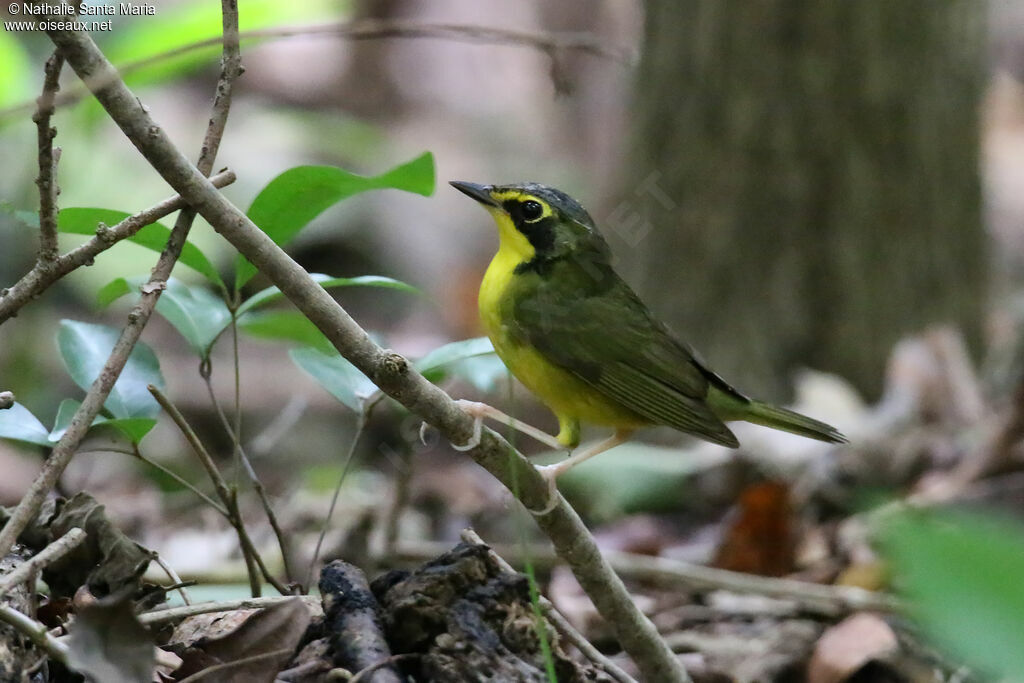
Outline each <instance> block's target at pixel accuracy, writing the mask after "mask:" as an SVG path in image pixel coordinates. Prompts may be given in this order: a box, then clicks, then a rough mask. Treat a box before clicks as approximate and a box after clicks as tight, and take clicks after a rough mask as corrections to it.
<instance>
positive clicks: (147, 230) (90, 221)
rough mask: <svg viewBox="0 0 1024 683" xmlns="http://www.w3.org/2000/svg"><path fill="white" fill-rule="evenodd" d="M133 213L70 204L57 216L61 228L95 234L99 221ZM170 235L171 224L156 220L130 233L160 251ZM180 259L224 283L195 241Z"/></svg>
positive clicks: (109, 221) (132, 239)
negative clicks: (166, 224) (70, 205)
mask: <svg viewBox="0 0 1024 683" xmlns="http://www.w3.org/2000/svg"><path fill="white" fill-rule="evenodd" d="M129 215H130V214H127V213H125V212H123V211H113V210H111V209H90V208H82V207H70V208H67V209H61V211H60V214H59V215H58V217H57V228H58V229H59V230H60V231H61V232H66V233H69V234H74V235H95V234H96V224H97V223H104V224H105V225H108V226H113V225H116V224H117V223H119V222H121V221H123V220H124V219H125V218H128V216H129ZM170 235H171V231H170V229H169V228H167V227H166V226H164V225H162V224H160V223H153V224H152V225H147V226H146V227H144V228H142V229H141V230H139V231H138V232H137V233H135V234H134V235H133V236H132V237H129V238H128V241H129V242H134V243H135V244H138V245H139V246H142V247H146V248H147V249H152V250H153V251H156V252H160V251H163V248H164V246H165V245H166V244H167V238H168V237H170ZM179 261H180V262H181V263H183V264H185V265H186V266H188V267H189V268H192V269H193V270H195V271H196V272H198V273H200V274H201V275H203V276H204V277H205V278H206V279H207V280H209V281H210V282H211V283H213V284H214V285H216V286H218V287H223V286H224V281H223V280H221V277H220V274H219V273H217V269H216V268H214V267H213V264H212V263H210V260H209V259H208V258H206V254H204V253H203V252H202V251H200V249H199V247H197V246H196V245H194V244H192V243H191V242H185V246H184V248H183V249H182V250H181V258H180V259H179Z"/></svg>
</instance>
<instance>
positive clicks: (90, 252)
mask: <svg viewBox="0 0 1024 683" xmlns="http://www.w3.org/2000/svg"><path fill="white" fill-rule="evenodd" d="M210 182H211V183H213V185H214V186H215V187H218V188H220V187H225V186H227V185H230V184H231V183H233V182H235V174H234V172H233V171H221V172H220V173H218V174H217V175H215V176H213V177H212V178H210ZM184 206H185V200H184V199H182V198H181V197H172V198H170V199H165V200H164V201H162V202H160V203H159V204H156V205H154V206H151V207H150V208H148V209H146V210H145V211H140V212H139V213H137V214H135V215H133V216H129V217H128V218H125V219H124V220H123V221H121V222H120V223H118V224H117V225H114V226H111V227H104V226H101V227H100V228H98V229H97V230H96V236H95V237H93V238H92V239H90V240H89V241H88V242H86V243H85V244H82V245H81V246H78V247H76V248H74V249H72V250H71V251H69V252H68V253H66V254H64V255H63V256H58V257H57V258H56V259H55V260H53V261H51V262H50V263H47V264H42V263H36V265H35V266H34V267H33V268H32V270H30V271H29V272H28V273H26V274H25V276H24V277H22V278H21V279H20V280H18V281H17V282H16V283H15V284H13V285H11V287H10V288H8V289H5V290H0V324H3V323H4V322H5V321H7V320H8V319H10V318H13V317H14V316H15V315H17V313H18V311H19V310H20V309H21V308H22V306H24V305H25V304H27V303H28V302H30V301H32V300H33V299H34V298H36V297H37V296H39V295H40V294H42V293H43V292H44V291H46V289H47V288H49V287H50V286H51V285H52V284H53V283H55V282H57V280H60V279H61V278H62V277H64V276H65V275H67V274H68V273H70V272H71V271H73V270H76V269H78V268H81V267H82V266H89V265H92V262H93V260H94V259H95V258H96V257H97V256H98V255H99V254H101V253H103V252H104V251H106V250H107V249H110V248H111V247H112V246H114V245H115V244H117V243H118V242H120V241H122V240H125V239H128V238H129V237H131V236H132V235H134V234H135V233H137V232H138V231H139V230H141V229H142V228H144V227H146V226H147V225H151V224H153V223H156V222H157V221H158V220H160V219H161V218H163V217H164V216H168V215H170V214H172V213H174V212H175V211H178V210H180V209H181V208H183V207H184Z"/></svg>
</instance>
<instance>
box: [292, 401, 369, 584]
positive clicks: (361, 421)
mask: <svg viewBox="0 0 1024 683" xmlns="http://www.w3.org/2000/svg"><path fill="white" fill-rule="evenodd" d="M368 410H369V408H368V407H367V405H366V404H363V409H362V411H360V413H359V417H358V419H357V421H356V431H355V434H353V435H352V440H351V441H350V442H349V444H348V453H346V454H345V462H344V464H343V465H342V466H341V474H340V475H339V476H338V484H337V485H336V486H335V487H334V495H333V496H331V504H330V506H329V507H328V508H327V514H326V515H325V516H324V523H323V526H321V527H320V535H319V536H318V537H317V539H316V548H315V549H314V550H313V559H312V560H310V562H309V569H308V570H307V571H306V581H305V583H303V584H302V586H303V590H308V589H309V588H311V587H312V583H313V572H314V571H315V570H316V563H317V562H319V561H320V549H321V548H322V547H323V544H324V537H325V536H326V535H327V529H328V528H330V525H331V517H333V516H334V507H335V505H337V503H338V494H339V493H341V485H342V484H343V483H344V482H345V476H346V475H348V468H349V466H350V465H351V464H352V458H353V457H355V454H356V445H358V444H359V439H360V437H361V436H362V435H363V429H364V428H365V427H366V418H367V411H368Z"/></svg>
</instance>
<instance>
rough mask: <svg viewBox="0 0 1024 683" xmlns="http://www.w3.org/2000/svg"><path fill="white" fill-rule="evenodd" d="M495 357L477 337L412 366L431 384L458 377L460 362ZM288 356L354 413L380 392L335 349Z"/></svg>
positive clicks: (487, 343) (488, 344) (443, 348)
mask: <svg viewBox="0 0 1024 683" xmlns="http://www.w3.org/2000/svg"><path fill="white" fill-rule="evenodd" d="M493 354H494V347H493V346H492V345H491V341H490V340H489V339H487V338H486V337H477V338H474V339H466V340H464V341H458V342H452V343H450V344H445V345H444V346H441V347H438V348H436V349H434V350H433V351H431V352H430V353H428V354H427V355H425V356H423V357H422V358H420V359H419V360H417V361H415V362H414V363H413V365H414V366H415V367H416V369H417V370H419V371H420V372H421V373H423V375H424V376H425V377H426V378H427V379H429V380H430V381H432V382H440V381H441V380H443V379H446V378H447V377H451V376H455V375H456V373H455V372H454V371H456V370H458V369H459V367H460V364H461V363H463V362H465V361H467V360H471V359H475V358H479V357H481V356H483V355H490V356H492V357H494V358H496V356H494V355H493ZM289 355H290V356H291V359H292V361H293V362H294V363H295V364H296V365H297V366H299V368H300V369H302V370H303V372H305V373H306V374H308V375H309V376H310V377H311V378H312V379H313V380H314V381H315V382H316V383H317V384H319V385H320V386H322V387H323V388H324V389H326V390H327V392H328V393H329V394H331V396H334V397H335V398H336V399H338V400H339V401H341V403H342V404H343V405H345V406H347V407H348V408H350V409H352V410H353V411H355V412H359V411H360V410H362V403H363V401H364V400H366V399H367V398H369V397H370V396H372V395H373V394H375V393H376V392H377V387H376V385H374V384H373V382H371V381H370V380H369V379H368V378H367V377H366V375H364V374H363V373H362V372H360V371H359V370H358V369H357V368H356V366H354V365H352V364H351V363H349V362H348V361H347V360H345V359H344V358H342V357H341V356H340V355H339V354H338V352H337V351H335V350H334V348H333V347H332V348H330V349H328V350H325V351H320V350H317V349H313V348H300V349H292V350H291V351H290V352H289ZM499 362H500V361H499ZM488 374H490V370H488ZM477 379H478V380H480V379H481V378H477ZM470 381H472V379H470Z"/></svg>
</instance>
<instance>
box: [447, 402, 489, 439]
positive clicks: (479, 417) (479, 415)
mask: <svg viewBox="0 0 1024 683" xmlns="http://www.w3.org/2000/svg"><path fill="white" fill-rule="evenodd" d="M455 405H457V406H458V407H459V409H460V410H462V412H464V413H466V414H467V415H469V416H470V417H472V418H473V436H471V437H469V441H467V442H466V443H464V444H462V445H461V446H459V445H456V444H452V448H454V449H455V450H457V451H459V452H465V451H469V450H473V449H474V448H476V447H477V446H479V445H480V433H481V432H482V431H483V425H484V415H486V414H487V409H488V408H489V406H488V405H487V404H486V403H479V402H477V401H465V400H462V399H459V400H458V401H456V402H455Z"/></svg>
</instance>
